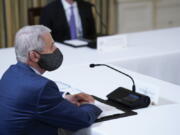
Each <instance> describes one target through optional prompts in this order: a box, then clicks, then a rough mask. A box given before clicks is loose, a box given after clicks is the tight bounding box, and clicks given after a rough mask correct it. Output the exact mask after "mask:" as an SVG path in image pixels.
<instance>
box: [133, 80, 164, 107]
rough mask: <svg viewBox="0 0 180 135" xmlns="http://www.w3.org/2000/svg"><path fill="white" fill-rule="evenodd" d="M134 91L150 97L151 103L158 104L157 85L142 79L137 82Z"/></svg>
mask: <svg viewBox="0 0 180 135" xmlns="http://www.w3.org/2000/svg"><path fill="white" fill-rule="evenodd" d="M137 84H138V85H137V88H136V91H137V92H139V93H142V94H144V95H147V96H149V97H150V99H151V104H152V105H158V102H159V89H160V88H159V87H158V86H156V85H154V84H151V83H145V82H143V81H141V82H139V83H137Z"/></svg>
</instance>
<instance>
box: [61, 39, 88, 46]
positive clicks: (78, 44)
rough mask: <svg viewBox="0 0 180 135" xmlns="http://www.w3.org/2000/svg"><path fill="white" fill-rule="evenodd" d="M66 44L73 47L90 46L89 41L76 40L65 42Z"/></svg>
mask: <svg viewBox="0 0 180 135" xmlns="http://www.w3.org/2000/svg"><path fill="white" fill-rule="evenodd" d="M64 43H66V44H70V45H73V46H83V45H88V42H87V41H82V40H79V39H74V40H65V41H64Z"/></svg>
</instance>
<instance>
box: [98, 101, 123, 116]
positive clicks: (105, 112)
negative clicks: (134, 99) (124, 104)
mask: <svg viewBox="0 0 180 135" xmlns="http://www.w3.org/2000/svg"><path fill="white" fill-rule="evenodd" d="M95 105H96V106H97V107H99V108H100V109H101V110H102V113H101V114H100V116H99V117H98V118H102V117H105V116H109V115H114V114H122V113H124V111H122V110H118V109H116V108H115V107H113V106H110V105H107V104H104V103H101V102H99V101H97V100H95Z"/></svg>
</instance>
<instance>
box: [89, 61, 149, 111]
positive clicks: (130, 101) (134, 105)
mask: <svg viewBox="0 0 180 135" xmlns="http://www.w3.org/2000/svg"><path fill="white" fill-rule="evenodd" d="M96 66H105V67H108V68H110V69H112V70H115V71H117V72H119V73H121V74H123V75H125V76H127V77H128V78H130V79H131V81H132V82H133V85H132V91H130V90H128V89H126V88H122V87H119V88H117V89H116V90H114V91H113V92H111V93H109V94H108V95H107V97H108V100H109V101H112V102H116V103H120V104H122V105H123V106H125V107H127V108H130V109H138V108H143V107H147V106H149V104H150V102H151V100H150V98H149V97H148V96H146V95H143V94H140V93H137V92H136V86H135V81H134V79H133V78H132V77H131V76H130V75H128V74H126V73H124V72H122V71H119V70H117V69H115V68H113V67H111V66H109V65H106V64H90V65H89V67H90V68H94V67H96Z"/></svg>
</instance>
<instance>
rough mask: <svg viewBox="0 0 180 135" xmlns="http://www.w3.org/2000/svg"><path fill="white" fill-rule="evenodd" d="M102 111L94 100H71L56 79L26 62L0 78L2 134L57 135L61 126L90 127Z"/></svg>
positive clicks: (73, 128) (0, 125) (68, 127)
mask: <svg viewBox="0 0 180 135" xmlns="http://www.w3.org/2000/svg"><path fill="white" fill-rule="evenodd" d="M100 112H101V110H100V109H98V108H97V107H96V106H94V105H91V104H84V105H82V106H80V107H77V106H75V105H73V104H71V103H70V102H68V101H67V100H65V99H64V98H62V92H59V89H58V87H57V86H56V84H55V83H54V82H53V81H51V80H49V79H47V78H44V77H42V76H41V75H38V74H36V73H35V72H34V71H33V70H32V69H31V68H30V67H29V66H28V65H26V64H23V63H17V64H16V65H13V66H11V67H10V68H9V69H8V70H7V71H6V72H5V74H4V75H3V77H2V78H1V80H0V135H57V129H58V128H64V129H68V130H78V129H81V128H84V127H88V126H89V125H91V124H92V123H93V122H94V121H95V120H96V118H97V116H98V115H99V114H100Z"/></svg>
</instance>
